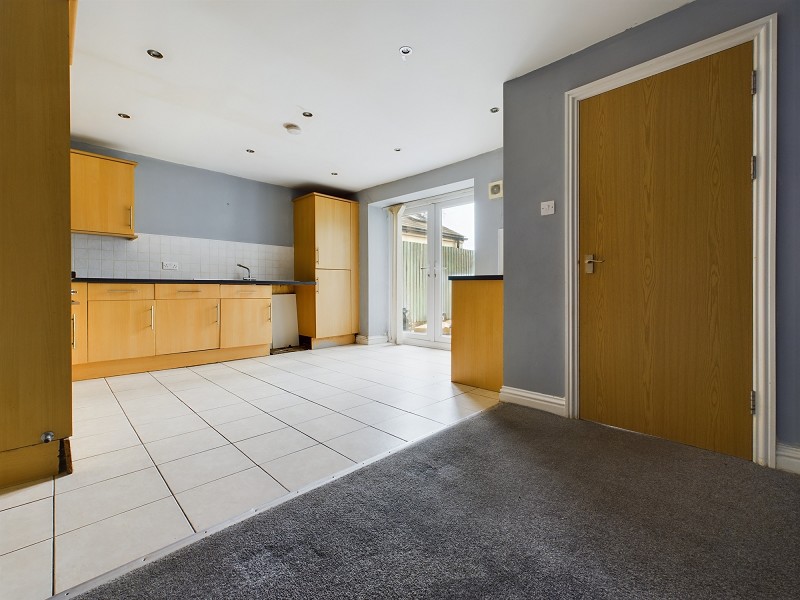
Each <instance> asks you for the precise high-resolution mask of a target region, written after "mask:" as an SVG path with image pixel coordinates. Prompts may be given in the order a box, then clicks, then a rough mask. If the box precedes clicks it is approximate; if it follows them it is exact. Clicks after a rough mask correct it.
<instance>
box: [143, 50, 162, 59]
mask: <svg viewBox="0 0 800 600" xmlns="http://www.w3.org/2000/svg"><path fill="white" fill-rule="evenodd" d="M147 53H148V54H149V55H150V56H152V57H153V58H157V59H158V60H161V59H162V58H164V55H163V54H161V52H159V51H158V50H153V49H152V48H151V49H150V50H148V51H147Z"/></svg>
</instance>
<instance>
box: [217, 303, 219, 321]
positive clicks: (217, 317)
mask: <svg viewBox="0 0 800 600" xmlns="http://www.w3.org/2000/svg"><path fill="white" fill-rule="evenodd" d="M217 323H219V304H217Z"/></svg>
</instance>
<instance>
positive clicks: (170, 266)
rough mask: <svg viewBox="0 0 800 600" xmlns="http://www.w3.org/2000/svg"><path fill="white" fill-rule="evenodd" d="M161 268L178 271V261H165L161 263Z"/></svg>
mask: <svg viewBox="0 0 800 600" xmlns="http://www.w3.org/2000/svg"><path fill="white" fill-rule="evenodd" d="M161 270H162V271H177V270H178V263H176V262H166V261H164V262H162V263H161Z"/></svg>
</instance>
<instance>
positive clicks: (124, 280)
mask: <svg viewBox="0 0 800 600" xmlns="http://www.w3.org/2000/svg"><path fill="white" fill-rule="evenodd" d="M72 281H77V282H86V283H194V284H198V285H199V284H203V283H219V284H222V285H226V284H229V285H316V282H315V281H294V280H288V279H259V280H257V281H244V280H242V279H139V278H136V277H133V278H114V277H75V278H73V280H72Z"/></svg>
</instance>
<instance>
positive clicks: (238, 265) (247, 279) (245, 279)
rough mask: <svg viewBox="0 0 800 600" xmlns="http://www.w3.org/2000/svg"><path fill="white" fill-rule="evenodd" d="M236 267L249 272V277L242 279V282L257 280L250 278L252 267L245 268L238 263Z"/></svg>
mask: <svg viewBox="0 0 800 600" xmlns="http://www.w3.org/2000/svg"><path fill="white" fill-rule="evenodd" d="M236 266H237V267H242V268H243V269H246V270H247V276H246V277H242V281H255V280H256V278H255V277H250V267H245V266H244V265H240V264H239V263H236Z"/></svg>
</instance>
